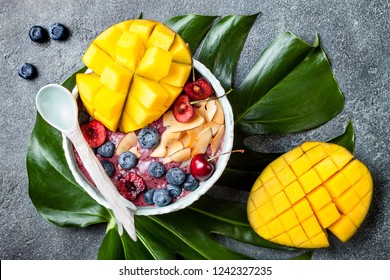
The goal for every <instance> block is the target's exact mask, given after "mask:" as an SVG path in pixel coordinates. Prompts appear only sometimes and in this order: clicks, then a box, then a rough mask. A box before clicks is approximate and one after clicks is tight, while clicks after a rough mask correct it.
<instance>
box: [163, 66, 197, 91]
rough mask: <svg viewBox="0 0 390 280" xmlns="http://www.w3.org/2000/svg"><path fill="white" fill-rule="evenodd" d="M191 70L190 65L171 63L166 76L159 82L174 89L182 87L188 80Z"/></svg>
mask: <svg viewBox="0 0 390 280" xmlns="http://www.w3.org/2000/svg"><path fill="white" fill-rule="evenodd" d="M191 70H192V67H191V65H187V64H180V63H176V62H172V63H171V66H170V68H169V72H168V74H167V75H166V76H165V77H164V78H162V79H161V80H160V82H161V83H164V84H168V85H172V86H175V87H183V86H184V84H185V83H186V82H187V80H188V76H189V75H190V73H191Z"/></svg>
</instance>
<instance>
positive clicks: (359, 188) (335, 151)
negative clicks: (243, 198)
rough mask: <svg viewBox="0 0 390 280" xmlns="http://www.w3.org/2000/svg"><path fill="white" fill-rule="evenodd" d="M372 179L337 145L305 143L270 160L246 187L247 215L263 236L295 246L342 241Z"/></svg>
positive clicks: (355, 224)
mask: <svg viewBox="0 0 390 280" xmlns="http://www.w3.org/2000/svg"><path fill="white" fill-rule="evenodd" d="M372 189H373V182H372V178H371V174H370V172H369V170H368V169H367V167H366V166H365V165H364V164H363V163H362V162H360V161H359V160H357V159H356V158H354V156H353V155H352V153H350V152H349V151H348V150H347V149H345V148H344V147H342V146H339V145H336V144H330V143H323V142H305V143H303V144H302V145H300V146H298V147H296V148H294V149H292V150H291V151H289V152H287V153H285V154H283V155H282V156H280V157H279V158H277V159H276V160H274V161H273V162H272V163H270V164H269V165H268V166H267V167H266V168H265V169H264V170H263V172H262V173H261V174H260V176H259V177H258V179H257V180H256V182H255V184H254V185H253V188H252V190H251V192H250V195H249V198H248V204H247V213H248V220H249V223H250V225H251V226H252V228H253V229H254V230H255V231H256V233H257V234H259V235H260V236H261V237H263V238H264V239H267V240H269V241H272V242H275V243H278V244H282V245H286V246H291V247H298V248H321V247H328V246H329V241H328V236H327V230H329V231H330V232H332V233H333V234H334V235H335V236H336V237H337V238H338V239H340V240H341V241H343V242H345V241H347V240H348V239H350V238H351V237H352V235H353V234H354V233H355V232H356V231H357V229H358V228H359V227H360V225H361V223H362V222H363V220H364V219H365V217H366V214H367V211H368V209H369V206H370V203H371V197H372Z"/></svg>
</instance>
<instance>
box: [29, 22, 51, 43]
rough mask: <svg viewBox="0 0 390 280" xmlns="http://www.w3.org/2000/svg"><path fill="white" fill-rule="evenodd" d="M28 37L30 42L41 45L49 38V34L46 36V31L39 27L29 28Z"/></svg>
mask: <svg viewBox="0 0 390 280" xmlns="http://www.w3.org/2000/svg"><path fill="white" fill-rule="evenodd" d="M28 35H29V36H30V39H31V41H34V42H37V43H43V42H45V41H46V40H47V38H49V34H47V31H46V29H44V28H43V27H42V26H39V25H34V26H33V27H31V28H30V31H29V32H28Z"/></svg>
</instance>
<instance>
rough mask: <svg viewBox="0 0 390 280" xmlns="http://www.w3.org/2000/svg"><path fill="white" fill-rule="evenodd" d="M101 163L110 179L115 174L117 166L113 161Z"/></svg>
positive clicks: (102, 161)
mask: <svg viewBox="0 0 390 280" xmlns="http://www.w3.org/2000/svg"><path fill="white" fill-rule="evenodd" d="M100 163H101V164H102V165H103V168H104V170H105V171H106V173H107V175H108V177H112V175H114V172H115V166H114V164H113V163H112V162H111V161H108V160H101V161H100Z"/></svg>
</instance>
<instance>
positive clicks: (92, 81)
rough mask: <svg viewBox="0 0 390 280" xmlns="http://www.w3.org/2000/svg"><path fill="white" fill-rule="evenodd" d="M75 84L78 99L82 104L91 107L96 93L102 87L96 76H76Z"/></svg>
mask: <svg viewBox="0 0 390 280" xmlns="http://www.w3.org/2000/svg"><path fill="white" fill-rule="evenodd" d="M76 82H77V87H78V91H79V94H80V98H81V100H82V101H83V102H84V103H88V104H90V105H93V101H94V99H95V95H96V93H97V91H98V90H99V89H100V88H101V87H102V86H103V85H102V83H101V82H100V79H99V76H98V75H96V74H93V73H91V74H84V73H78V74H76Z"/></svg>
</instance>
